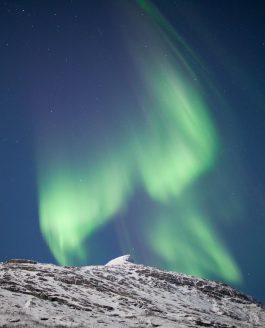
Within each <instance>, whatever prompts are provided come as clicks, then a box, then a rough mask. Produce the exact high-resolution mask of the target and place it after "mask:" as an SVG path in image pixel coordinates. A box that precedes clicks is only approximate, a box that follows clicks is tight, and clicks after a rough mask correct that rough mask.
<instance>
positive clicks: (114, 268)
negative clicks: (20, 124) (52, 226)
mask: <svg viewBox="0 0 265 328" xmlns="http://www.w3.org/2000/svg"><path fill="white" fill-rule="evenodd" d="M0 327H115V328H119V327H120V328H125V327H137V328H140V327H163V328H166V327H177V328H184V327H185V328H186V327H219V328H232V327H238V328H244V327H248V328H254V327H256V328H258V327H260V328H261V327H262V328H264V327H265V309H264V307H263V306H262V305H260V304H258V303H257V302H255V301H254V300H253V299H252V298H250V297H248V296H246V295H243V294H242V293H240V292H238V291H236V290H235V289H233V288H231V287H229V286H227V285H224V284H220V283H216V282H212V281H208V280H204V279H200V278H195V277H191V276H187V275H183V274H179V273H173V272H165V271H161V270H158V269H156V268H151V267H145V266H143V265H137V264H133V263H131V262H130V258H129V257H128V256H125V257H123V258H118V259H117V260H113V261H111V262H109V263H108V265H106V266H87V267H59V266H55V265H51V264H41V263H36V262H34V261H27V260H10V261H8V262H5V263H0Z"/></svg>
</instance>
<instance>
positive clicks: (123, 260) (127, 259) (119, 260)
mask: <svg viewBox="0 0 265 328" xmlns="http://www.w3.org/2000/svg"><path fill="white" fill-rule="evenodd" d="M130 263H134V261H133V258H132V257H131V255H129V254H128V255H123V256H119V257H116V258H115V259H113V260H111V261H109V262H108V263H107V264H105V265H106V266H109V265H124V264H130Z"/></svg>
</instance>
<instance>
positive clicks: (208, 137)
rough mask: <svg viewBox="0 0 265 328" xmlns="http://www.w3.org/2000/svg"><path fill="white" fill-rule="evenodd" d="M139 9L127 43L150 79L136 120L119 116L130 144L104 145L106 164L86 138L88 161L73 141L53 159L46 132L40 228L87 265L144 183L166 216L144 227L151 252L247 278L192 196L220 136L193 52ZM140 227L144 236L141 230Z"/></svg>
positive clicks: (141, 76)
mask: <svg viewBox="0 0 265 328" xmlns="http://www.w3.org/2000/svg"><path fill="white" fill-rule="evenodd" d="M141 4H142V5H144V7H146V6H147V7H148V8H147V9H149V10H146V12H147V11H151V12H153V11H154V9H152V7H151V6H152V5H151V3H149V2H147V1H142V2H141ZM150 8H151V9H150ZM133 9H134V8H129V9H127V8H125V9H124V12H126V15H128V20H130V19H131V31H133V33H134V37H133V40H132V41H131V40H128V37H127V36H126V38H125V39H126V40H127V41H125V42H127V43H128V47H129V48H130V56H131V59H132V65H134V68H135V71H136V73H135V74H136V78H137V79H138V80H141V81H142V84H141V92H140V94H137V95H133V96H134V97H137V99H136V100H135V101H134V103H133V106H137V107H138V108H137V110H134V111H133V113H132V114H131V115H130V118H129V120H128V121H127V120H125V119H124V117H122V118H120V117H117V118H116V119H117V121H118V124H119V125H120V126H121V127H118V128H119V129H122V127H123V128H124V126H125V127H126V132H125V131H123V132H122V133H121V138H122V142H120V143H117V144H116V143H113V144H112V143H107V144H104V145H102V146H101V147H100V148H101V150H100V154H99V159H97V158H96V159H95V157H94V156H93V155H91V154H92V152H91V151H90V149H89V147H90V145H87V142H86V140H84V141H82V142H81V146H80V140H77V141H76V142H77V143H78V148H80V147H81V150H82V155H81V157H79V158H78V159H76V157H75V156H72V154H71V153H68V150H67V147H68V142H66V140H67V139H68V135H67V134H66V135H63V137H62V138H61V140H62V141H63V142H61V141H59V145H58V148H56V149H55V151H56V154H53V151H54V150H53V146H52V142H51V140H50V138H49V136H48V135H45V141H44V143H47V145H45V146H44V147H39V148H40V149H43V148H47V149H48V150H47V153H46V157H44V158H42V156H41V155H42V154H40V160H39V162H40V163H41V164H39V166H40V167H41V169H40V172H39V204H40V205H39V206H40V225H41V230H42V232H43V235H44V237H45V239H46V240H47V242H48V244H49V247H50V249H51V251H52V253H53V255H54V256H55V258H56V259H57V261H58V262H59V263H60V264H63V265H71V264H73V263H75V259H76V258H80V259H83V260H87V259H88V260H89V252H90V250H89V239H88V245H86V246H85V240H86V238H89V236H91V235H92V234H93V233H94V232H95V230H97V229H100V228H101V226H102V225H104V224H106V223H107V222H108V221H110V220H115V215H117V214H118V213H119V211H120V210H121V209H123V208H126V207H127V203H128V202H130V197H131V194H133V193H134V191H135V189H136V188H137V187H138V186H140V188H143V189H144V190H145V192H146V193H147V194H148V195H149V197H150V201H151V202H154V203H155V204H156V206H157V208H158V213H159V214H158V216H157V215H156V217H150V218H149V219H148V221H147V222H146V227H145V229H146V231H145V233H144V234H145V236H146V245H145V247H147V248H148V249H150V250H151V251H152V252H154V253H155V254H156V255H157V256H158V257H159V259H161V260H162V261H163V262H164V263H165V265H166V267H167V268H170V269H173V270H179V271H184V272H187V273H190V274H197V275H202V276H208V275H209V274H214V275H216V276H218V275H219V276H221V277H223V278H224V279H226V280H229V281H233V282H236V281H240V279H241V276H240V272H239V269H238V268H237V266H236V264H235V262H234V261H233V260H232V258H231V256H230V254H229V253H228V252H227V251H226V250H225V248H224V246H223V245H222V243H221V241H219V240H218V236H217V234H216V232H215V231H214V229H213V228H212V227H211V222H208V221H207V219H206V218H205V217H204V216H203V215H202V214H201V213H200V209H199V206H195V205H193V204H192V203H193V201H192V200H191V199H189V198H190V195H191V193H192V184H194V183H195V182H196V180H197V179H198V178H199V177H200V176H201V175H202V174H204V173H207V171H208V170H210V169H211V167H212V166H213V165H214V163H215V160H216V157H217V153H218V137H217V133H216V131H215V128H214V124H213V123H212V121H211V118H210V110H209V109H208V106H207V103H206V101H205V100H204V99H203V97H202V96H201V93H202V91H201V88H200V83H199V82H198V81H199V80H200V77H197V75H196V73H195V72H194V71H193V68H192V66H191V65H190V64H189V61H190V62H191V60H192V55H191V54H190V57H191V58H189V57H188V54H187V55H186V57H187V59H186V58H184V55H182V51H184V49H181V48H184V47H185V44H184V45H181V44H177V45H176V46H173V41H172V40H171V39H170V33H169V30H168V29H164V28H163V26H162V24H160V25H158V24H157V23H156V21H155V20H154V17H152V16H151V17H150V16H149V15H148V13H147V14H146V15H147V16H146V17H144V19H142V20H140V19H139V18H138V19H135V17H131V16H134V15H133V14H131V12H132V11H133ZM157 15H158V14H157ZM157 15H156V18H157ZM162 20H163V19H162V18H161V19H159V20H158V21H162ZM163 25H166V26H167V25H168V24H163ZM137 30H138V31H137ZM141 34H144V35H145V36H146V37H147V38H148V40H149V45H148V49H146V47H143V48H141V44H143V43H144V40H143V39H142V36H141ZM179 39H180V38H179ZM185 48H188V47H185ZM163 54H166V56H164V55H163ZM194 80H196V81H197V83H196V84H195V83H194ZM117 83H122V81H121V82H120V81H118V82H117ZM129 92H134V90H133V89H132V90H130V91H129ZM135 94H136V91H135ZM115 105H116V104H115ZM116 106H118V104H117V105H116ZM124 110H126V108H125V109H124ZM135 112H136V113H137V115H138V117H136V119H135V117H134V115H135V114H134V113H135ZM60 119H63V118H60ZM135 121H136V122H135ZM139 121H140V124H139ZM88 129H89V128H88ZM109 133H110V134H111V133H112V131H111V129H110V132H109ZM56 134H57V132H55V134H54V135H55V138H56V137H57V136H56ZM53 138H54V136H53ZM98 144H100V141H98V140H95V141H93V142H92V146H93V145H94V148H97V147H98ZM73 148H77V145H75V144H74V145H73ZM40 153H41V152H40ZM64 153H65V154H66V157H64ZM51 155H52V156H51ZM54 158H55V161H54V160H53V159H54ZM80 176H81V177H82V178H81V181H80V178H79V177H80ZM174 204H176V205H177V206H178V208H181V210H180V211H179V210H178V208H177V207H175V206H174ZM168 208H170V210H169V209H168ZM142 212H143V213H141V216H142V218H145V217H149V216H150V214H149V213H148V211H145V209H143V211H142ZM137 229H142V227H141V224H140V225H139V227H137V228H136V230H137ZM172 232H173V235H172ZM135 233H136V232H135ZM129 234H130V232H129ZM182 236H185V238H184V239H183V238H182ZM132 239H133V237H132ZM185 239H186V240H185ZM190 239H192V242H190ZM132 244H133V241H132ZM136 257H141V255H138V254H136ZM184 259H185V260H184ZM223 268H226V269H225V270H224V269H223ZM227 268H229V270H227Z"/></svg>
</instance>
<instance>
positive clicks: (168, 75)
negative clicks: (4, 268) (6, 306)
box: [0, 0, 265, 303]
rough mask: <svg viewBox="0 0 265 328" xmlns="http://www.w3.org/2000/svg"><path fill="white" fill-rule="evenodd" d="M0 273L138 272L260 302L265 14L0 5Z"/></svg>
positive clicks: (159, 6)
mask: <svg viewBox="0 0 265 328" xmlns="http://www.w3.org/2000/svg"><path fill="white" fill-rule="evenodd" d="M0 36H1V37H0V56H1V57H0V59H1V61H0V63H1V74H0V102H1V107H0V110H1V112H0V113H1V116H0V117H1V120H0V127H1V130H0V131H1V134H0V150H1V152H0V156H1V162H0V178H1V184H0V261H4V260H7V259H10V258H27V259H28V258H30V259H35V260H37V261H40V262H49V263H57V264H61V265H91V264H104V263H105V262H107V261H108V260H110V259H112V258H114V257H116V256H120V255H122V254H127V253H130V254H132V255H133V256H134V257H135V259H136V261H137V262H138V263H143V264H146V265H151V266H158V267H160V268H164V269H167V270H173V271H180V272H184V273H188V274H193V275H198V276H202V277H205V278H209V279H215V280H219V281H224V282H227V283H229V284H231V285H233V286H235V287H236V288H239V289H240V290H242V291H244V292H246V293H248V294H250V295H252V296H254V297H255V298H257V299H259V300H260V301H262V302H263V303H264V302H265V284H264V277H265V260H264V258H265V257H264V250H265V239H264V234H265V200H264V194H265V174H264V172H265V171H264V169H265V151H264V144H265V108H264V106H265V4H264V3H263V1H251V2H246V1H210V0H209V1H197V0H194V1H193V0H191V1H186V0H179V1H178V0H176V1H173V0H172V1H162V0H156V1H147V0H135V1H134V0H109V1H106V0H97V1H79V0H76V1H74V0H73V1H70V0H62V1H59V0H57V1H54V0H53V1H48V0H47V1H0Z"/></svg>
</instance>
